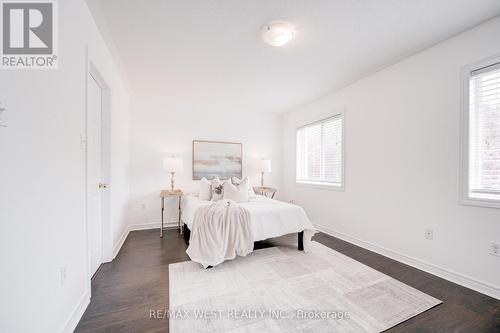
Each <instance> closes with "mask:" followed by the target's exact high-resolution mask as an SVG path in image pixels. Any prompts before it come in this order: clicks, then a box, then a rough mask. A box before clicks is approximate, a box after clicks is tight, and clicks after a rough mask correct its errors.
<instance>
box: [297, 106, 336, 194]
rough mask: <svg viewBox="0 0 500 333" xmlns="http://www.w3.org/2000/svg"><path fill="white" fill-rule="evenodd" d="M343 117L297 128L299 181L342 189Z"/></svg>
mask: <svg viewBox="0 0 500 333" xmlns="http://www.w3.org/2000/svg"><path fill="white" fill-rule="evenodd" d="M342 130H343V116H342V115H341V114H340V115H337V116H334V117H331V118H327V119H324V120H321V121H318V122H315V123H312V124H309V125H306V126H303V127H300V128H299V129H297V182H298V183H303V184H313V185H314V184H316V185H330V186H337V187H341V186H342V185H343V184H342V181H343V161H342V159H343V143H342V137H343V136H342Z"/></svg>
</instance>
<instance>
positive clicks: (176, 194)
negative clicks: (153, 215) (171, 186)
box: [160, 190, 184, 238]
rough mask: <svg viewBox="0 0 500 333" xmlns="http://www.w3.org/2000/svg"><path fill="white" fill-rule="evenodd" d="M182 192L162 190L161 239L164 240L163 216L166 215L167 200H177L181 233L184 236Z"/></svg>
mask: <svg viewBox="0 0 500 333" xmlns="http://www.w3.org/2000/svg"><path fill="white" fill-rule="evenodd" d="M183 195H184V193H182V191H181V190H173V191H171V190H162V191H160V199H161V227H160V238H163V215H164V213H165V198H177V205H178V208H179V232H180V234H181V235H182V227H181V201H182V196H183Z"/></svg>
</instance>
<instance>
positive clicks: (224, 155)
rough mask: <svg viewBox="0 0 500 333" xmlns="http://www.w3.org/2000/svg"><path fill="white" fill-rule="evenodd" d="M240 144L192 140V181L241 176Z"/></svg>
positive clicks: (241, 149) (241, 148)
mask: <svg viewBox="0 0 500 333" xmlns="http://www.w3.org/2000/svg"><path fill="white" fill-rule="evenodd" d="M242 160H243V147H242V144H241V143H235V142H216V141H200V140H193V180H200V179H201V178H203V177H205V178H207V179H212V178H214V177H215V176H218V177H219V178H220V179H227V178H231V177H238V178H241V176H242V171H243V170H242Z"/></svg>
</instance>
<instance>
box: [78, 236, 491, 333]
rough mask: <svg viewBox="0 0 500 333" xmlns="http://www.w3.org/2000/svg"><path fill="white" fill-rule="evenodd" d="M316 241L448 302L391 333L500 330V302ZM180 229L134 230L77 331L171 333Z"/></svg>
mask: <svg viewBox="0 0 500 333" xmlns="http://www.w3.org/2000/svg"><path fill="white" fill-rule="evenodd" d="M314 240H316V241H318V242H320V243H322V244H324V245H326V246H329V247H331V248H332V249H335V250H337V251H339V252H342V253H344V254H346V255H348V256H349V257H351V258H353V259H355V260H358V261H360V262H362V263H364V264H366V265H368V266H370V267H373V268H374V269H376V270H379V271H380V272H383V273H385V274H387V275H390V276H392V277H393V278H395V279H397V280H399V281H402V282H404V283H406V284H408V285H410V286H412V287H414V288H416V289H418V290H421V291H422V292H425V293H427V294H429V295H431V296H434V297H436V298H438V299H440V300H442V301H443V304H441V305H439V306H437V307H434V308H432V309H430V310H428V311H426V312H424V313H422V314H420V315H418V316H416V317H413V318H411V319H410V320H407V321H405V322H404V323H401V324H399V325H397V326H396V327H393V328H392V329H390V330H388V331H387V332H391V333H393V332H467V333H481V332H500V301H498V300H495V299H493V298H491V297H488V296H485V295H483V294H480V293H477V292H475V291H472V290H470V289H467V288H464V287H461V286H459V285H457V284H454V283H452V282H449V281H447V280H444V279H441V278H438V277H436V276H434V275H432V274H429V273H426V272H423V271H420V270H418V269H415V268H413V267H411V266H407V265H405V264H402V263H400V262H397V261H394V260H392V259H389V258H387V257H384V256H381V255H379V254H376V253H373V252H371V251H368V250H365V249H363V248H360V247H358V246H355V245H353V244H350V243H348V242H345V241H342V240H340V239H337V238H334V237H330V236H328V235H325V234H322V233H319V234H317V235H316V236H315V237H314ZM295 242H296V235H290V236H284V237H281V238H277V239H273V240H271V241H265V242H260V243H259V244H258V248H264V247H269V246H276V245H280V244H285V243H288V244H290V243H295ZM185 250H186V243H185V242H184V240H183V239H182V237H180V236H179V234H178V232H177V231H176V230H169V231H167V232H166V235H165V236H164V238H163V239H160V238H159V230H145V231H134V232H131V233H130V235H129V236H128V238H127V240H126V241H125V244H124V245H123V247H122V249H121V251H120V253H119V255H118V256H117V257H116V259H115V260H114V261H113V262H112V263H108V264H104V265H102V266H101V268H100V269H99V271H98V272H97V274H96V276H95V277H94V279H93V281H92V299H91V302H90V305H89V307H88V308H87V310H86V311H85V314H84V315H83V317H82V319H81V320H80V323H79V324H78V326H77V328H76V332H141V333H142V332H168V321H167V319H150V310H151V309H153V310H161V309H168V265H169V264H171V263H175V262H180V261H186V260H189V258H188V256H187V255H186V253H185Z"/></svg>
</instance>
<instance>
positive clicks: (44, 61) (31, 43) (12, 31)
mask: <svg viewBox="0 0 500 333" xmlns="http://www.w3.org/2000/svg"><path fill="white" fill-rule="evenodd" d="M54 7H55V3H54V2H53V1H50V0H49V1H43V2H21V1H2V15H1V17H2V54H1V56H2V59H1V68H4V69H5V68H25V69H26V68H57V55H56V54H55V50H56V48H55V46H56V45H55V42H56V39H55V32H56V28H57V26H56V17H55V10H54V9H55V8H54Z"/></svg>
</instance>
